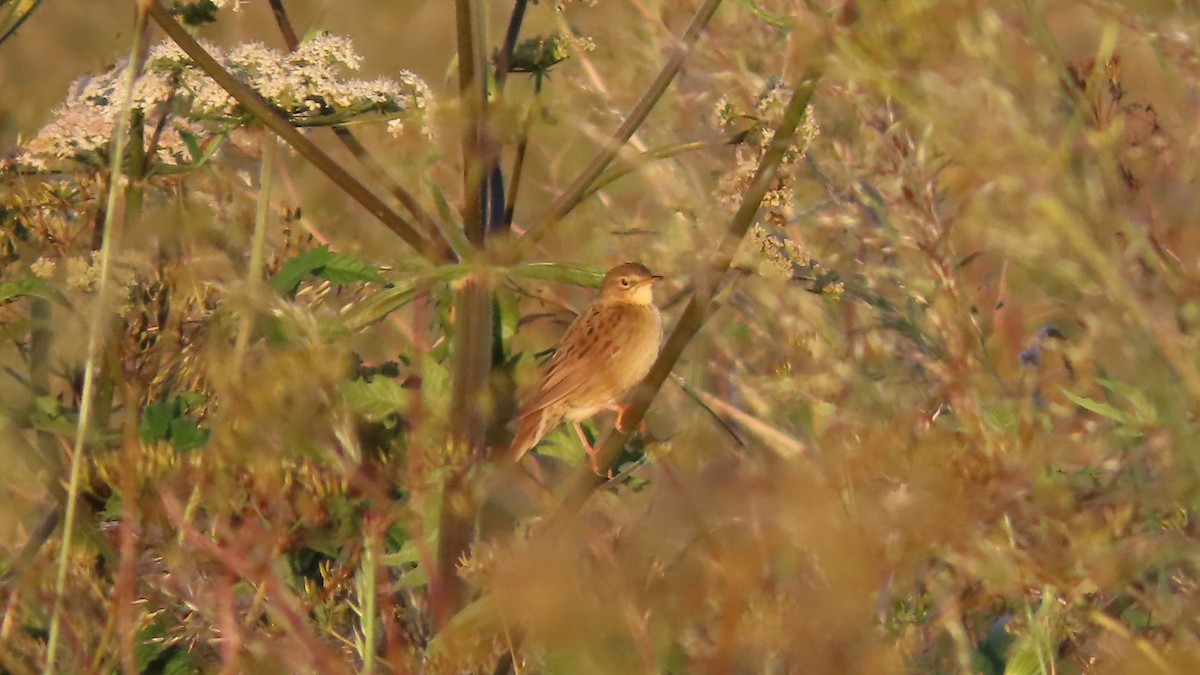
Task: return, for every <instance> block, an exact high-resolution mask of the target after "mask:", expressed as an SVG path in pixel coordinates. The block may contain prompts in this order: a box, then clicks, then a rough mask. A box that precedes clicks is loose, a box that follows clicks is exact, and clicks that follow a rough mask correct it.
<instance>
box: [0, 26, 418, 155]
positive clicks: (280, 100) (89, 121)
mask: <svg viewBox="0 0 1200 675" xmlns="http://www.w3.org/2000/svg"><path fill="white" fill-rule="evenodd" d="M203 46H204V48H205V50H207V51H208V53H209V54H211V55H212V56H213V58H215V59H216V60H217V62H218V63H220V64H221V66H222V67H224V68H225V69H226V70H228V71H229V72H230V73H232V74H233V75H234V77H236V78H238V79H239V80H241V81H242V82H245V83H246V84H247V85H249V86H250V87H251V88H252V89H254V90H256V91H257V92H258V93H260V94H261V95H262V96H263V97H264V98H266V99H267V100H268V101H269V102H270V103H271V104H272V105H274V106H275V107H276V108H277V109H278V110H279V111H280V112H282V113H283V114H284V115H285V116H287V117H288V119H289V120H290V121H291V122H292V123H293V124H295V125H296V126H323V125H332V124H340V123H344V122H347V121H350V120H351V119H353V118H356V117H359V116H362V115H365V114H369V113H373V114H376V115H379V116H381V117H382V118H383V119H386V120H389V124H388V130H389V131H391V132H392V133H393V134H396V133H399V132H400V131H401V130H403V129H404V128H405V126H407V125H412V126H414V127H415V128H417V129H419V130H420V131H421V132H422V133H425V134H427V135H428V134H429V133H430V121H431V120H430V115H431V112H432V110H431V108H432V103H431V101H432V98H431V94H430V91H429V87H428V86H427V85H426V84H425V82H423V81H422V80H421V79H420V78H418V77H417V76H416V75H414V74H412V73H410V72H408V71H401V73H400V75H399V77H398V78H397V79H389V78H377V79H374V80H352V79H344V78H343V77H342V74H343V72H344V71H347V70H357V69H358V67H359V64H360V58H359V56H358V54H357V53H356V52H355V51H354V46H353V44H351V42H350V40H349V39H348V38H345V37H339V36H335V35H329V34H321V35H317V36H315V37H313V38H311V39H309V40H306V41H305V42H303V43H302V44H301V45H300V47H299V49H297V50H296V51H295V52H281V51H278V50H274V49H269V48H267V47H266V46H265V45H263V44H261V43H257V42H251V43H246V44H242V45H238V46H237V47H234V48H232V49H230V50H228V51H225V50H222V49H220V48H219V47H217V46H215V45H212V44H208V43H204V45H203ZM127 62H128V61H126V62H122V63H119V64H117V65H115V66H113V67H112V68H110V69H109V70H107V71H105V72H103V73H101V74H99V75H95V76H92V77H87V78H83V79H81V80H78V81H76V82H75V83H74V84H73V85H72V86H71V90H70V93H69V94H68V96H67V100H66V101H65V102H64V103H63V104H62V105H61V106H59V107H58V108H57V109H56V110H55V111H54V115H53V118H52V119H51V121H50V122H49V123H48V124H46V126H44V127H42V129H41V130H39V131H38V133H37V135H35V136H34V137H33V138H32V139H30V140H29V142H28V143H25V144H24V145H23V147H22V154H21V155H19V156H18V158H17V163H18V164H20V165H25V166H30V167H33V168H38V169H44V168H47V163H48V162H51V161H62V160H68V161H81V162H84V163H88V164H91V165H102V164H103V163H104V162H103V160H104V157H105V153H106V152H107V148H108V145H109V140H110V138H111V136H112V132H113V130H114V128H115V126H116V116H117V114H118V112H119V111H120V110H121V109H122V108H123V103H124V88H123V86H122V80H123V73H124V70H125V67H126V64H127ZM131 107H132V109H134V110H137V111H141V112H142V113H143V117H144V123H145V127H144V129H143V137H144V138H145V139H146V141H147V142H149V141H150V139H151V138H152V137H153V136H154V134H155V129H156V128H158V127H159V126H160V124H161V125H162V126H161V132H160V134H159V136H158V138H157V140H156V145H155V152H156V155H157V159H158V160H159V161H160V162H162V163H165V164H168V165H188V164H191V163H192V162H193V159H194V158H193V157H192V155H193V152H194V149H195V148H196V147H201V146H203V144H204V142H205V141H206V140H208V139H212V138H215V137H217V136H219V135H221V134H223V133H225V132H226V131H228V130H229V129H230V128H231V127H235V126H238V125H241V124H246V123H248V122H250V120H251V117H250V115H249V114H248V113H247V112H246V111H245V110H243V109H242V108H241V106H240V105H239V104H238V103H237V101H235V100H234V99H233V97H232V96H230V95H229V94H228V93H226V91H225V90H224V89H222V88H221V87H220V86H218V85H217V83H216V82H215V81H214V80H212V79H211V78H210V77H208V75H206V74H205V73H204V71H202V70H201V69H200V68H199V67H198V66H197V65H196V64H195V62H194V61H192V59H191V58H190V57H189V56H187V55H186V54H185V53H184V52H183V50H182V49H180V48H179V46H178V45H176V44H175V43H174V42H169V41H168V42H163V43H160V44H158V45H156V46H155V47H153V48H152V49H151V50H150V54H149V56H148V57H147V60H146V66H145V68H144V72H143V73H142V75H141V76H140V77H139V78H138V79H137V81H136V83H135V85H134V91H133V101H132V104H131ZM189 142H191V144H192V145H193V147H192V148H189Z"/></svg>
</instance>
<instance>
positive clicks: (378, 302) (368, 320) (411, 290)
mask: <svg viewBox="0 0 1200 675" xmlns="http://www.w3.org/2000/svg"><path fill="white" fill-rule="evenodd" d="M465 270H466V268H464V267H463V266H462V265H442V266H440V267H437V268H434V269H432V270H427V271H424V272H420V273H413V274H412V276H410V277H408V278H407V279H401V280H397V281H394V282H392V285H391V287H389V288H385V289H383V290H381V291H379V292H378V293H375V294H374V295H372V296H371V297H369V298H366V299H364V300H362V301H361V302H359V303H357V304H356V305H354V306H353V307H351V308H350V309H349V310H347V311H346V312H345V313H344V314H342V317H341V321H342V323H343V325H345V327H346V329H347V330H350V331H356V330H360V329H362V328H366V327H367V326H369V325H371V324H373V323H375V322H376V321H380V320H382V319H383V318H384V317H385V316H387V315H388V314H390V313H391V312H394V311H396V310H397V309H399V308H401V307H403V306H404V305H407V304H408V303H409V302H411V301H412V299H413V297H415V296H416V293H417V291H418V290H419V289H422V288H425V287H427V286H428V285H430V284H433V283H436V282H439V281H448V280H450V279H454V278H455V277H458V276H460V275H462V274H463V273H464V272H465Z"/></svg>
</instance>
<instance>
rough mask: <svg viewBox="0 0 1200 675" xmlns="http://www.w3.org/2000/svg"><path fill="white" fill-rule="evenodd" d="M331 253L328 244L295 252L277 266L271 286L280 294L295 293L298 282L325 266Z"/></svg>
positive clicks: (331, 255)
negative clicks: (280, 265) (277, 269)
mask: <svg viewBox="0 0 1200 675" xmlns="http://www.w3.org/2000/svg"><path fill="white" fill-rule="evenodd" d="M333 255H334V254H333V251H330V250H329V247H328V246H321V247H319V248H313V249H309V250H307V251H301V252H300V253H297V254H296V255H295V256H294V257H293V258H292V259H291V260H289V261H287V262H285V263H284V264H283V266H282V267H280V268H279V271H278V272H276V273H275V276H273V277H271V282H270V283H271V287H272V288H274V289H275V290H276V291H278V292H279V293H280V294H282V295H291V294H292V293H295V292H296V289H297V288H298V287H299V286H300V282H301V281H304V277H306V276H308V275H310V274H312V273H314V272H316V271H317V270H319V269H321V268H322V267H323V266H325V265H326V264H327V263H328V262H329V260H330V259H331V258H333Z"/></svg>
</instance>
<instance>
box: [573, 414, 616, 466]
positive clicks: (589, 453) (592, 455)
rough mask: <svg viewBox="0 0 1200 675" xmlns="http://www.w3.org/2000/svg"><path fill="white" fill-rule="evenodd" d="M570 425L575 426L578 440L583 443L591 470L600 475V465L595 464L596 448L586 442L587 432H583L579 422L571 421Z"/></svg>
mask: <svg viewBox="0 0 1200 675" xmlns="http://www.w3.org/2000/svg"><path fill="white" fill-rule="evenodd" d="M571 425H572V426H574V427H575V433H576V434H579V442H580V443H583V451H584V452H586V453H587V456H588V459H589V460H591V463H592V471H593V472H595V473H596V475H600V467H599V466H598V465H597V464H596V452H597V450H596V448H594V447H592V444H591V443H589V442H588V439H587V434H585V433H583V424H582V423H580V422H572V423H571ZM608 477H609V478H612V470H611V469H610V470H609V472H608Z"/></svg>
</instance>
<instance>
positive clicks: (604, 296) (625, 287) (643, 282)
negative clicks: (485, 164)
mask: <svg viewBox="0 0 1200 675" xmlns="http://www.w3.org/2000/svg"><path fill="white" fill-rule="evenodd" d="M660 280H662V277H660V276H658V275H657V274H655V273H653V272H651V271H650V270H649V269H647V268H646V266H645V265H643V264H641V263H635V262H627V263H623V264H620V265H617V266H616V267H614V268H612V269H611V270H609V271H608V274H605V275H604V284H602V285H601V286H600V300H601V301H602V302H629V303H633V304H635V305H652V304H654V290H653V288H652V287H653V285H654V282H656V281H660Z"/></svg>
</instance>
